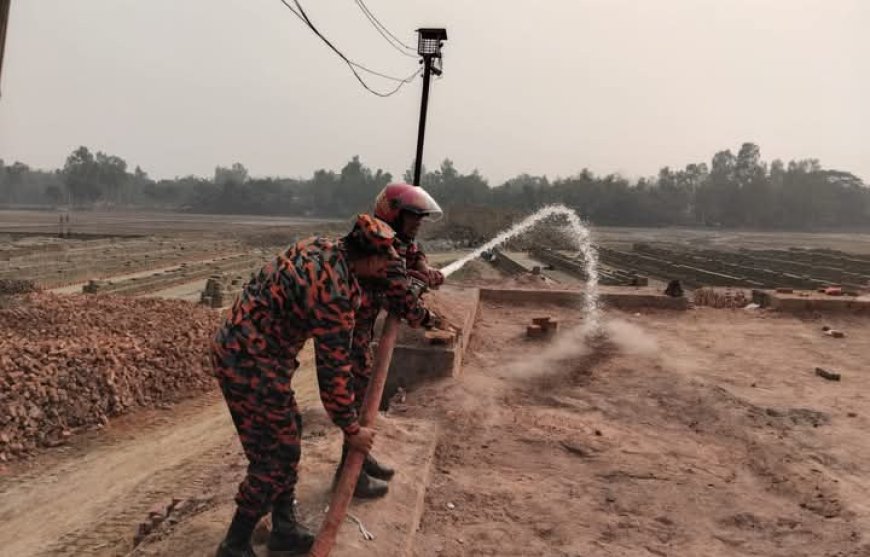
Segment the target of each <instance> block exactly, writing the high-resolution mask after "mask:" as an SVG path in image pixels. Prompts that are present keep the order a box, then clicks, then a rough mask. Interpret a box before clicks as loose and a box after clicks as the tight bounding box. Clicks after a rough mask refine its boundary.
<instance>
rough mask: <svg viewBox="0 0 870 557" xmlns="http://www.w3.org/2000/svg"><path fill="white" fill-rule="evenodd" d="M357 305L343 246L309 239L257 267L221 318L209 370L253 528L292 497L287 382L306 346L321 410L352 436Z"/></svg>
mask: <svg viewBox="0 0 870 557" xmlns="http://www.w3.org/2000/svg"><path fill="white" fill-rule="evenodd" d="M361 296H362V292H361V289H360V286H359V283H358V282H357V280H356V278H355V277H354V276H353V275H352V274H351V270H350V267H349V265H348V261H347V259H346V255H345V253H344V250H343V249H342V244H341V242H340V241H339V242H332V241H329V240H325V239H322V238H317V239H310V240H303V241H301V242H299V243H297V244H296V245H294V246H292V247H290V248H289V249H287V251H285V252H284V253H283V254H281V255H279V256H278V257H277V258H276V259H275V260H274V261H272V262H271V263H269V264H267V265H266V266H265V267H263V269H262V270H261V271H260V272H259V274H257V275H256V276H255V277H254V278H253V279H252V280H251V281H250V282H249V283H248V284H247V285H246V286H245V288H244V290H243V291H242V293H241V295H240V297H239V299H238V300H237V301H236V303H235V304H234V306H233V307H232V309H231V310H230V311H229V314H228V316H227V318H226V321H225V322H224V323H223V325H222V326H221V328H220V330H219V331H218V333H217V335H216V336H215V338H214V341H213V344H212V361H213V364H214V369H215V375H216V376H217V378H218V381H219V383H220V387H221V390H222V392H223V395H224V397H225V399H226V402H227V405H228V406H229V410H230V414H231V415H232V418H233V422H234V423H235V426H236V429H237V431H238V434H239V438H240V440H241V443H242V447H243V448H244V451H245V455H246V456H247V458H248V461H249V466H248V472H247V476H246V477H245V479H244V480H243V481H242V483H241V485H240V486H239V490H238V494H237V495H236V503H237V504H238V507H239V512H241V513H244V514H246V515H248V516H250V517H252V518H255V519H256V518H259V517H260V516H262V515H264V514H265V513H267V512H268V511H269V508H270V506H271V504H272V503H273V501H275V500H276V498H278V497H279V496H281V495H282V494H283V495H285V496H286V495H288V494H289V495H290V496H291V497H292V495H293V492H294V489H295V485H296V479H297V465H298V463H299V457H300V446H299V441H300V438H301V429H302V419H301V416H300V414H299V410H298V408H297V406H296V400H295V398H294V393H293V389H292V387H291V380H292V377H293V372H294V371H295V370H296V368H297V367H298V366H299V362H298V360H296V355H297V354H298V353H299V351H300V350H301V349H302V347H303V345H304V344H305V341H306V340H308V339H309V338H314V345H315V352H316V363H317V380H318V383H319V385H320V396H321V399H322V401H323V405H324V407H325V408H326V410H327V412H328V413H329V415H330V417H331V418H332V420H333V421H334V422H335V424H336V425H338V426H339V427H341V429H342V430H344V431H345V433H347V434H349V435H353V434H355V433H356V432H357V431H359V427H360V425H359V422H358V420H357V410H356V408H355V406H354V390H353V389H352V388H351V386H350V381H351V363H350V357H349V356H350V355H349V349H350V346H351V337H352V331H353V329H354V312H355V310H356V309H357V307H359V305H360V302H361Z"/></svg>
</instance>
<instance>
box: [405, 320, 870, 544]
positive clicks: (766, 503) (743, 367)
mask: <svg viewBox="0 0 870 557" xmlns="http://www.w3.org/2000/svg"><path fill="white" fill-rule="evenodd" d="M538 314H543V315H553V316H557V317H560V318H561V320H562V326H563V331H564V330H565V329H564V327H565V326H566V325H568V326H569V328H570V325H571V321H572V319H571V318H572V316H571V315H570V314H567V313H565V312H564V311H562V310H559V309H558V308H538V309H537V310H535V309H532V310H528V309H526V310H517V309H509V308H498V307H494V306H487V307H484V308H482V310H481V316H480V318H479V319H480V320H479V321H478V324H477V327H476V329H475V332H474V336H473V338H472V343H471V346H470V354H469V355H468V356H467V358H466V364H465V366H464V370H463V376H462V378H461V380H460V381H457V382H454V383H451V384H444V385H440V386H438V387H437V388H435V387H432V388H427V389H426V390H425V391H423V392H420V393H419V394H417V395H416V397H417V399H418V400H417V401H416V404H417V411H418V412H419V413H420V414H421V415H430V416H433V417H435V416H436V415H437V416H441V419H444V420H445V422H446V423H445V424H444V430H445V431H449V432H451V434H450V435H449V436H444V437H442V439H441V443H440V445H439V447H438V449H437V452H436V462H435V472H434V476H433V478H432V481H431V483H430V486H429V489H428V492H427V507H426V511H425V514H424V516H423V519H422V524H421V532H420V534H419V535H418V539H417V543H416V544H415V551H414V554H415V555H418V556H421V557H423V556H426V557H428V556H436V555H566V556H567V555H572V556H575V555H576V556H579V555H583V556H590V555H600V556H605V555H606V556H614V555H638V556H640V555H699V556H700V555H705V556H712V555H721V556H725V555H729V556H731V555H765V556H768V555H782V556H797V555H807V556H810V555H812V556H821V555H825V556H832V557H833V556H835V555H836V556H840V557H844V556H858V555H870V542H868V540H866V539H865V533H866V532H868V531H870V529H868V528H870V506H868V503H867V500H868V493H870V475H868V472H870V470H868V468H867V464H866V463H867V462H868V457H870V441H868V439H867V437H866V434H865V431H866V428H867V425H868V414H867V411H866V398H867V393H868V388H870V374H868V373H867V372H868V371H870V369H868V364H867V361H868V358H867V356H868V355H870V340H868V339H870V337H868V332H870V321H868V320H857V319H851V318H841V319H840V320H832V321H824V323H830V324H831V325H833V326H836V327H838V328H842V329H843V330H845V331H848V333H847V334H848V335H849V336H848V337H847V338H846V339H843V340H842V341H837V340H835V339H832V338H830V337H826V336H823V335H822V334H821V331H820V327H821V325H822V323H823V322H822V321H813V320H810V321H803V320H799V319H795V318H791V317H777V316H773V315H770V314H765V313H757V312H756V313H750V312H747V311H745V310H736V311H729V310H706V309H705V310H696V311H691V312H689V313H687V314H677V313H645V314H644V315H638V316H634V315H613V316H611V317H612V318H614V319H616V320H615V321H613V322H612V323H611V325H610V334H609V340H606V341H602V342H598V343H596V344H595V345H594V346H591V347H590V346H586V345H584V343H582V341H580V340H579V339H578V338H577V336H576V335H575V336H571V335H569V334H566V335H565V338H564V339H562V340H561V341H559V342H556V343H555V344H554V345H551V346H548V347H542V346H538V345H536V344H532V343H531V342H528V341H526V340H525V339H524V338H523V336H522V333H523V327H524V325H525V322H526V321H527V320H528V319H529V317H530V316H532V315H538ZM530 353H531V354H534V355H533V356H530ZM817 365H823V366H825V367H828V368H830V369H832V370H837V371H839V372H841V373H842V374H843V380H842V382H839V383H834V382H827V381H824V380H823V379H821V378H819V377H817V376H815V375H814V373H813V370H814V366H817Z"/></svg>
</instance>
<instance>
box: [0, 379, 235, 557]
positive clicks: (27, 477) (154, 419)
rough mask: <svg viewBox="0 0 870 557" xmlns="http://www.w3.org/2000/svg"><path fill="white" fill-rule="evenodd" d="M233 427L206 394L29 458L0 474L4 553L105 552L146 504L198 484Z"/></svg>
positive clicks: (230, 445)
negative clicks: (27, 468) (19, 468)
mask: <svg viewBox="0 0 870 557" xmlns="http://www.w3.org/2000/svg"><path fill="white" fill-rule="evenodd" d="M232 427H233V426H232V422H231V421H230V420H229V416H228V414H227V411H226V407H225V405H223V403H222V401H221V399H220V397H219V396H217V395H216V394H210V395H207V396H204V397H202V398H200V399H198V400H196V401H191V402H188V403H185V404H182V405H181V406H180V407H178V408H177V409H175V410H173V411H171V412H149V413H148V414H147V415H146V414H138V415H136V416H134V417H130V418H127V419H123V418H122V419H120V420H117V421H115V422H114V423H113V424H112V425H111V426H109V427H108V428H107V429H106V431H104V433H103V435H101V436H98V439H94V440H91V441H90V442H87V441H85V442H84V445H80V446H78V447H75V448H73V449H72V450H71V451H69V453H68V455H67V456H65V457H60V456H59V455H52V456H51V457H48V458H47V460H48V462H39V463H32V464H33V469H32V471H31V472H30V473H27V474H24V475H21V476H15V477H11V478H7V479H4V480H3V481H2V482H0V539H2V540H4V550H3V553H4V554H6V555H17V556H21V557H25V556H28V555H73V554H75V555H84V554H94V553H98V552H103V553H105V554H111V550H112V545H113V544H114V542H115V541H120V540H125V539H127V540H129V539H130V538H131V537H132V535H133V533H135V528H134V526H135V524H136V523H137V522H138V521H142V520H144V519H145V518H146V517H147V514H148V509H149V507H150V506H152V505H154V504H156V503H159V502H160V501H161V500H165V499H166V498H171V497H189V496H192V495H195V494H196V493H197V492H199V491H201V488H202V486H201V483H202V482H203V481H204V480H205V479H206V478H207V477H208V475H209V472H210V469H211V468H212V467H213V466H215V463H219V462H220V455H221V454H222V453H225V452H229V451H231V450H233V449H234V448H235V446H234V444H235V443H236V441H235V439H234V437H233V435H232V433H233V430H232ZM52 460H53V461H55V462H51V461H52Z"/></svg>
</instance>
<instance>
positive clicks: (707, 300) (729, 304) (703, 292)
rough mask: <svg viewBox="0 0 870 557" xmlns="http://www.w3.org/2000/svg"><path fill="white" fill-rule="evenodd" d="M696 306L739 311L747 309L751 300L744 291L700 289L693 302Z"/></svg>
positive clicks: (696, 292) (696, 291)
mask: <svg viewBox="0 0 870 557" xmlns="http://www.w3.org/2000/svg"><path fill="white" fill-rule="evenodd" d="M692 301H693V302H694V304H695V305H696V306H709V307H713V308H717V309H739V308H743V307H746V305H747V304H748V303H749V302H751V301H752V300H751V298H750V297H749V296H747V295H746V292H744V291H743V290H737V291H732V290H725V291H724V292H723V291H721V290H717V289H714V288H699V289H698V290H695V293H694V298H693V300H692Z"/></svg>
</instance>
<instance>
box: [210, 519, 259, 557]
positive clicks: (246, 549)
mask: <svg viewBox="0 0 870 557" xmlns="http://www.w3.org/2000/svg"><path fill="white" fill-rule="evenodd" d="M259 521H260V520H259V519H255V518H251V517H250V516H248V515H245V514H242V513H241V512H239V511H238V510H237V511H236V514H235V516H233V521H232V522H231V523H230V529H229V531H227V537H226V538H224V541H222V542H221V544H220V546H219V547H218V550H217V553H216V554H215V557H257V554H256V553H254V548H252V547H251V534H253V533H254V527H255V526H257V522H259Z"/></svg>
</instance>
